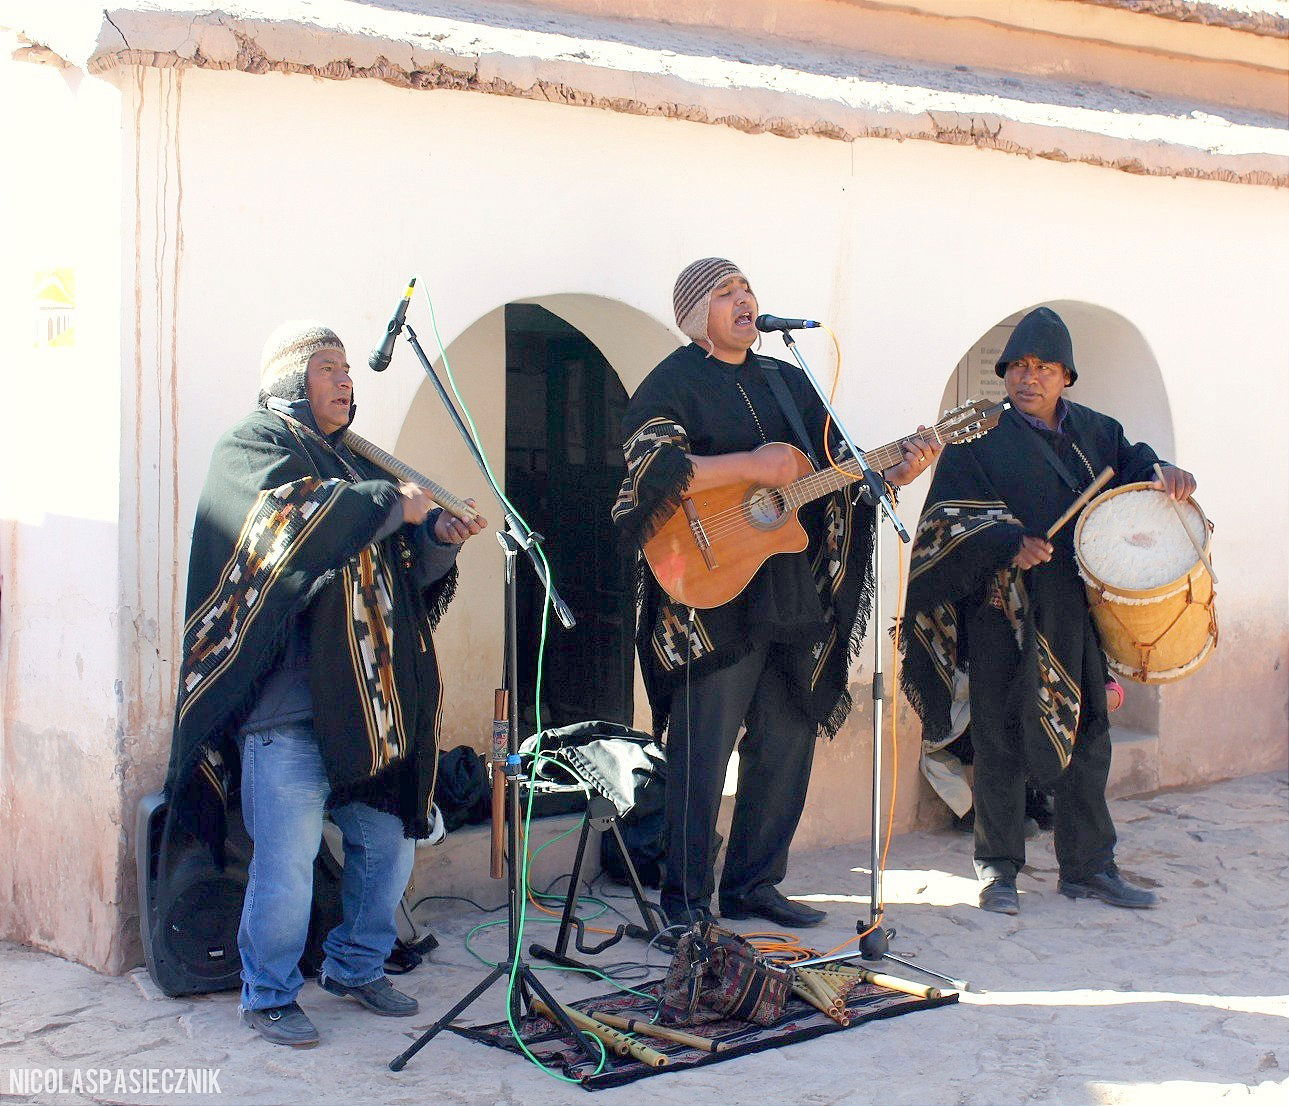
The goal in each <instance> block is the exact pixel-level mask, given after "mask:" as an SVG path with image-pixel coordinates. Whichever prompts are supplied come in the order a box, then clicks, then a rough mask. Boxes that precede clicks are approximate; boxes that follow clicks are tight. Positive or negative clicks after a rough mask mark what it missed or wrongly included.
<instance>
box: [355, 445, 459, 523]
mask: <svg viewBox="0 0 1289 1106" xmlns="http://www.w3.org/2000/svg"><path fill="white" fill-rule="evenodd" d="M341 440H342V441H343V442H344V443H345V445H347V446H348V447H349V448H350V449H352V450H353V451H354V452H355V453H357V454H358V456H359V457H365V458H366V459H367V460H368V461H370V462H371V463H372V464H373V465H378V466H379V467H380V468H383V469H384V470H385V471H386V472H388V473H389V474H390V475H391V476H397V477H398V478H399V479H400V480H407V481H410V482H411V483H413V484H418V485H420V486H421V487H422V488H424V489H425V490H426V491H427V492H429V493H430V495H432V496H433V497H434V501H435V502H436V503H437V504H438V505H439V506H440V507H442V508H443V509H444V510H445V511H447V512H448V513H449V514H451V515H455V516H456V517H457V518H459V519H461V520H462V521H465V522H469V521H470V520H472V519H474V518H475V517H476V515H477V514H478V512H476V511H475V509H474V508H473V507H471V506H470V505H469V504H468V503H466V502H465V500H463V499H459V498H458V497H457V496H455V495H453V494H452V493H451V492H450V491H448V490H447V488H445V487H443V485H441V484H436V483H435V482H434V481H433V480H431V479H430V478H429V477H428V476H425V475H424V474H423V473H420V472H417V471H416V469H414V468H412V466H411V465H409V464H407V463H406V462H404V461H400V460H399V459H398V458H397V457H395V456H394V455H393V454H392V453H386V452H385V450H383V449H381V448H380V446H378V445H376V444H375V443H374V442H369V441H368V440H367V439H366V438H363V437H360V436H359V435H357V434H355V433H354V432H353V431H352V430H346V431H345V432H344V434H343V435H342V439H341Z"/></svg>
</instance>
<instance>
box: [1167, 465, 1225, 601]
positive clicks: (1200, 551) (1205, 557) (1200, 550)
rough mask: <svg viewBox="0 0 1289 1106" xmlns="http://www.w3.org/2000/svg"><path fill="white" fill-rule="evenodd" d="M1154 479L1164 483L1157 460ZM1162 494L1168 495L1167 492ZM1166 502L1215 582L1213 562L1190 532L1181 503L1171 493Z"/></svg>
mask: <svg viewBox="0 0 1289 1106" xmlns="http://www.w3.org/2000/svg"><path fill="white" fill-rule="evenodd" d="M1155 479H1157V480H1158V481H1159V482H1160V483H1161V484H1163V483H1164V470H1163V469H1161V468H1160V467H1159V462H1158V461H1156V462H1155ZM1165 487H1167V485H1165ZM1164 494H1165V495H1168V493H1167V492H1165V493H1164ZM1168 502H1169V503H1171V504H1172V506H1173V513H1174V514H1175V515H1176V516H1177V521H1178V522H1180V523H1181V524H1182V529H1183V530H1185V531H1186V536H1187V537H1188V538H1190V540H1191V545H1193V546H1194V547H1195V554H1196V556H1198V557H1199V559H1200V560H1201V561H1202V562H1203V563H1204V567H1205V568H1206V569H1208V574H1209V575H1210V576H1211V577H1213V583H1215V584H1216V583H1217V573H1216V572H1214V571H1213V563H1212V562H1211V561H1210V560H1209V559H1208V554H1207V553H1205V552H1204V545H1203V543H1202V542H1200V541H1197V540H1196V538H1195V535H1194V534H1192V533H1191V528H1190V527H1189V526H1187V525H1186V516H1185V515H1184V514H1182V507H1181V504H1180V503H1178V502H1177V500H1175V499H1174V498H1173V497H1172V496H1171V495H1169V496H1168Z"/></svg>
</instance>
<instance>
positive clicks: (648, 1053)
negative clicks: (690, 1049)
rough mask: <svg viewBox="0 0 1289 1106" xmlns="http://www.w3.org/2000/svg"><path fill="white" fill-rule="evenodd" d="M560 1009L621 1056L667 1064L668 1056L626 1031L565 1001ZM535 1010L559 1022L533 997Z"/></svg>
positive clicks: (655, 1063)
mask: <svg viewBox="0 0 1289 1106" xmlns="http://www.w3.org/2000/svg"><path fill="white" fill-rule="evenodd" d="M560 1009H561V1010H562V1011H563V1012H564V1014H565V1016H566V1017H567V1018H568V1020H569V1021H571V1022H572V1023H573V1024H574V1025H575V1026H577V1027H578V1029H583V1030H585V1031H586V1032H587V1033H592V1034H594V1035H595V1036H597V1037H599V1038H600V1040H602V1041H603V1042H604V1043H605V1045H606V1046H608V1048H610V1049H611V1050H612V1051H614V1052H616V1053H617V1054H618V1055H619V1056H627V1055H630V1056H633V1057H635V1059H637V1060H639V1061H640V1062H641V1063H642V1064H648V1065H649V1066H650V1067H651V1068H665V1067H666V1066H667V1057H665V1056H664V1055H663V1054H662V1053H661V1052H659V1051H658V1050H657V1049H653V1048H650V1047H649V1046H648V1045H646V1044H642V1043H641V1042H640V1041H637V1040H635V1039H634V1038H631V1037H628V1036H627V1035H626V1034H625V1033H621V1032H619V1031H618V1030H616V1029H613V1028H611V1027H610V1026H607V1025H602V1024H601V1023H600V1022H597V1021H596V1020H595V1019H594V1018H588V1017H587V1016H586V1015H585V1014H583V1013H582V1012H581V1011H580V1010H574V1009H573V1008H572V1007H569V1006H565V1005H564V1004H563V1003H561V1004H560ZM533 1010H534V1011H536V1012H537V1013H538V1014H540V1015H541V1016H542V1017H543V1018H545V1019H546V1020H547V1021H549V1022H553V1023H554V1024H556V1025H558V1024H559V1022H557V1021H555V1014H554V1012H553V1011H552V1010H551V1008H550V1007H549V1006H547V1005H546V1003H544V1002H542V1000H541V999H537V998H535V999H533Z"/></svg>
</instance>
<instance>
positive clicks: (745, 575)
mask: <svg viewBox="0 0 1289 1106" xmlns="http://www.w3.org/2000/svg"><path fill="white" fill-rule="evenodd" d="M1008 406H1009V404H1008V403H1007V402H1006V401H1005V400H1004V401H1003V402H1002V403H994V404H991V403H990V402H989V401H988V400H984V399H974V400H969V401H968V402H967V403H964V404H962V406H960V407H955V408H953V409H952V410H951V411H948V412H946V413H945V415H944V416H943V417H942V418H941V419H940V421H939V422H937V423H936V424H935V426H933V427H931V428H930V429H929V430H925V431H922V433H921V435H920V436H921V437H924V438H931V439H934V440H935V441H937V442H940V443H941V444H943V445H955V444H961V443H962V442H969V441H971V440H972V439H973V438H979V437H980V436H981V435H983V434H986V433H988V432H989V431H990V430H992V429H993V428H994V427H995V426H997V425H998V420H999V419H1000V418H1001V417H1002V413H1003V412H1004V411H1005V410H1007V407H1008ZM916 436H919V435H916V434H910V435H907V436H906V437H904V438H900V439H899V440H897V441H894V442H891V443H889V444H888V445H884V446H881V447H880V448H878V449H874V450H871V451H869V452H867V453H865V454H864V459H865V461H867V463H868V465H869V467H871V468H873V469H875V470H876V471H877V472H879V473H880V472H882V471H883V470H884V469H888V468H890V467H891V466H892V465H898V464H899V463H900V462H901V461H903V460H904V449H903V446H904V443H905V442H906V441H907V440H908V439H909V438H912V437H916ZM760 448H762V449H764V448H766V447H765V446H761V447H760ZM788 448H789V449H790V450H792V452H793V453H794V454H795V456H796V461H797V476H796V478H795V479H794V480H792V481H791V482H790V483H787V484H784V485H783V486H782V487H779V488H767V487H763V486H761V485H760V484H756V483H751V482H746V483H744V482H740V483H735V484H723V485H721V486H719V487H716V488H710V489H708V490H707V491H704V492H699V493H697V494H696V495H692V496H687V497H686V498H684V499H683V500H681V505H680V507H679V509H678V510H677V511H676V512H675V514H673V515H672V516H671V517H670V518H669V519H668V520H667V521H666V522H665V523H664V524H663V525H662V527H661V528H660V529H659V530H658V532H657V533H655V534H654V536H653V537H652V538H650V539H649V540H648V541H647V542H646V543H645V546H644V555H645V560H646V561H648V562H649V567H650V568H651V569H652V570H653V574H654V577H655V578H656V579H657V581H658V584H659V586H660V587H661V588H662V590H663V591H665V592H666V593H667V594H668V595H670V596H671V597H672V598H673V599H674V600H676V602H678V603H683V604H684V605H685V606H687V607H696V608H698V609H700V610H707V609H709V608H711V607H719V606H721V605H722V604H723V603H728V602H729V601H730V600H731V599H733V598H735V597H736V596H737V595H738V594H739V593H740V592H742V591H743V589H744V588H745V587H747V585H748V584H749V583H751V581H752V577H753V576H755V575H756V573H757V570H758V569H760V567H761V566H762V565H763V564H765V562H766V561H767V560H769V559H770V558H771V557H772V556H774V554H776V553H800V552H801V550H803V549H805V547H806V544H807V539H806V531H805V528H804V527H803V526H802V525H801V522H800V520H799V519H798V517H797V512H798V511H799V510H800V509H801V508H802V507H804V506H805V505H806V504H807V503H810V502H813V501H814V500H816V499H820V498H822V497H823V496H825V495H829V494H831V493H832V492H835V491H838V490H840V489H841V488H844V487H846V486H847V485H849V484H853V483H855V482H856V481H857V480H860V479H861V477H860V475H859V474H858V472H857V471H838V470H837V469H833V468H826V469H823V470H822V471H820V472H816V471H815V470H814V468H813V467H812V466H811V464H810V461H809V459H808V458H807V457H806V455H805V454H804V453H802V452H801V450H799V449H797V448H796V447H795V446H792V445H789V446H788ZM857 467H858V466H855V465H851V466H849V469H852V470H853V469H857ZM841 468H842V469H843V470H847V469H848V466H847V465H845V464H842V465H841Z"/></svg>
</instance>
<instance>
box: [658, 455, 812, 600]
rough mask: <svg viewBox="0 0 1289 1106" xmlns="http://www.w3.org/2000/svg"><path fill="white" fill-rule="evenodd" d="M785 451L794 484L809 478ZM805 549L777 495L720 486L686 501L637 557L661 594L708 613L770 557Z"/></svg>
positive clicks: (806, 468) (802, 458)
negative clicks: (642, 557)
mask: <svg viewBox="0 0 1289 1106" xmlns="http://www.w3.org/2000/svg"><path fill="white" fill-rule="evenodd" d="M785 444H786V443H785ZM761 448H762V449H764V448H765V447H764V446H762V447H761ZM788 448H789V449H791V450H792V452H793V454H794V455H795V457H794V459H795V460H796V462H797V473H796V476H797V477H801V476H805V475H807V474H808V473H810V472H813V471H814V470H813V469H812V468H811V467H810V461H809V460H808V459H807V458H806V455H805V454H804V453H802V452H801V450H799V449H797V448H796V447H795V446H791V445H789V446H788ZM794 479H796V477H794ZM806 543H807V538H806V531H805V528H804V527H803V526H802V525H801V522H800V521H799V520H798V518H797V512H796V511H795V510H793V509H791V508H789V507H788V506H787V504H786V502H785V500H784V495H783V492H782V491H781V490H780V489H778V488H765V487H762V486H761V485H760V484H752V483H747V484H724V485H722V486H721V487H719V488H711V489H709V490H708V491H705V492H699V493H698V494H697V495H694V496H691V497H689V498H687V499H686V500H685V506H684V507H683V508H682V509H681V510H679V511H677V512H675V514H673V515H672V516H671V518H669V519H668V520H667V522H666V523H665V524H664V525H663V526H662V528H661V529H660V530H658V532H657V533H656V534H654V536H653V537H652V538H651V539H650V540H649V542H648V544H647V545H646V546H645V551H644V552H645V559H646V560H648V562H649V567H650V568H652V569H653V574H654V576H655V577H656V578H657V580H658V583H659V584H660V585H661V586H662V589H663V591H665V592H667V594H668V595H670V596H671V597H672V598H673V599H675V600H677V601H678V602H680V603H683V604H684V605H685V606H687V607H697V608H698V609H700V610H708V609H710V608H711V607H719V606H721V604H723V603H728V602H729V601H730V600H731V599H733V598H735V597H736V596H737V595H739V593H740V592H742V591H743V589H744V588H745V587H747V586H748V584H749V583H751V581H752V577H753V576H755V575H756V574H757V571H758V570H759V569H760V567H761V566H762V565H763V564H765V562H766V561H767V560H769V559H770V558H771V557H772V556H774V554H776V553H800V552H801V550H803V549H805V547H806Z"/></svg>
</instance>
